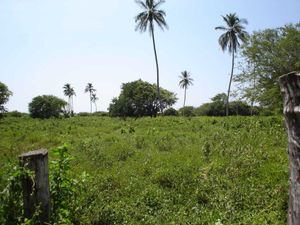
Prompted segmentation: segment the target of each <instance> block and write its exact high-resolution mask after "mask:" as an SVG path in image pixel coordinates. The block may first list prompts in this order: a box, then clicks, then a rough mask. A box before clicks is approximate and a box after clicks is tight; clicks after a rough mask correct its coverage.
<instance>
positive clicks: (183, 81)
mask: <svg viewBox="0 0 300 225" xmlns="http://www.w3.org/2000/svg"><path fill="white" fill-rule="evenodd" d="M179 78H180V81H179V87H181V88H183V89H184V101H183V108H184V107H185V100H186V89H187V88H188V87H189V86H190V85H193V78H191V74H190V73H189V72H187V71H186V70H185V71H183V72H181V75H180V76H179Z"/></svg>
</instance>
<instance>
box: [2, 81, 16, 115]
mask: <svg viewBox="0 0 300 225" xmlns="http://www.w3.org/2000/svg"><path fill="white" fill-rule="evenodd" d="M12 94H13V93H12V92H11V91H10V90H8V87H7V86H6V85H5V84H3V83H2V82H0V114H1V113H3V112H6V109H5V107H4V104H5V103H7V102H8V100H9V97H10V96H11V95H12Z"/></svg>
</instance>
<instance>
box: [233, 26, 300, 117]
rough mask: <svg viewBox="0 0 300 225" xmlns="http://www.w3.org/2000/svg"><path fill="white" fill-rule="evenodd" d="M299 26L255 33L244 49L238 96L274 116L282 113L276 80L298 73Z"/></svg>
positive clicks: (299, 64) (299, 55) (238, 78)
mask: <svg viewBox="0 0 300 225" xmlns="http://www.w3.org/2000/svg"><path fill="white" fill-rule="evenodd" d="M299 52H300V23H297V24H295V25H292V24H289V25H286V26H284V27H280V28H275V29H266V30H262V31H258V32H254V33H253V34H252V35H251V37H250V39H249V41H248V43H247V44H246V45H244V46H243V48H242V52H241V57H242V64H241V70H242V73H241V74H239V75H238V76H237V77H236V78H235V80H236V82H238V83H239V90H240V91H241V96H242V97H243V98H244V99H246V100H247V101H248V102H249V103H251V104H253V103H259V104H260V106H262V107H264V108H269V109H270V110H271V111H273V113H281V111H282V110H281V109H282V99H281V95H280V90H279V85H278V82H277V80H278V78H279V76H281V75H284V74H287V73H289V72H292V71H300V54H299Z"/></svg>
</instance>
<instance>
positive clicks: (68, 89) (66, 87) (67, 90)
mask: <svg viewBox="0 0 300 225" xmlns="http://www.w3.org/2000/svg"><path fill="white" fill-rule="evenodd" d="M63 89H64V94H65V96H67V97H68V111H69V113H72V112H73V110H74V108H73V96H74V95H75V96H76V93H75V91H74V88H72V87H71V84H69V83H67V84H65V85H64V86H63Z"/></svg>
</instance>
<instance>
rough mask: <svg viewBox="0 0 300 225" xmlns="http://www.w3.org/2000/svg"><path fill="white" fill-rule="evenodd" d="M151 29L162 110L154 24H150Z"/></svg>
mask: <svg viewBox="0 0 300 225" xmlns="http://www.w3.org/2000/svg"><path fill="white" fill-rule="evenodd" d="M150 29H151V34H152V42H153V50H154V56H155V63H156V88H157V99H158V103H159V108H160V90H159V67H158V60H157V52H156V45H155V37H154V28H153V24H152V23H150Z"/></svg>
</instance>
